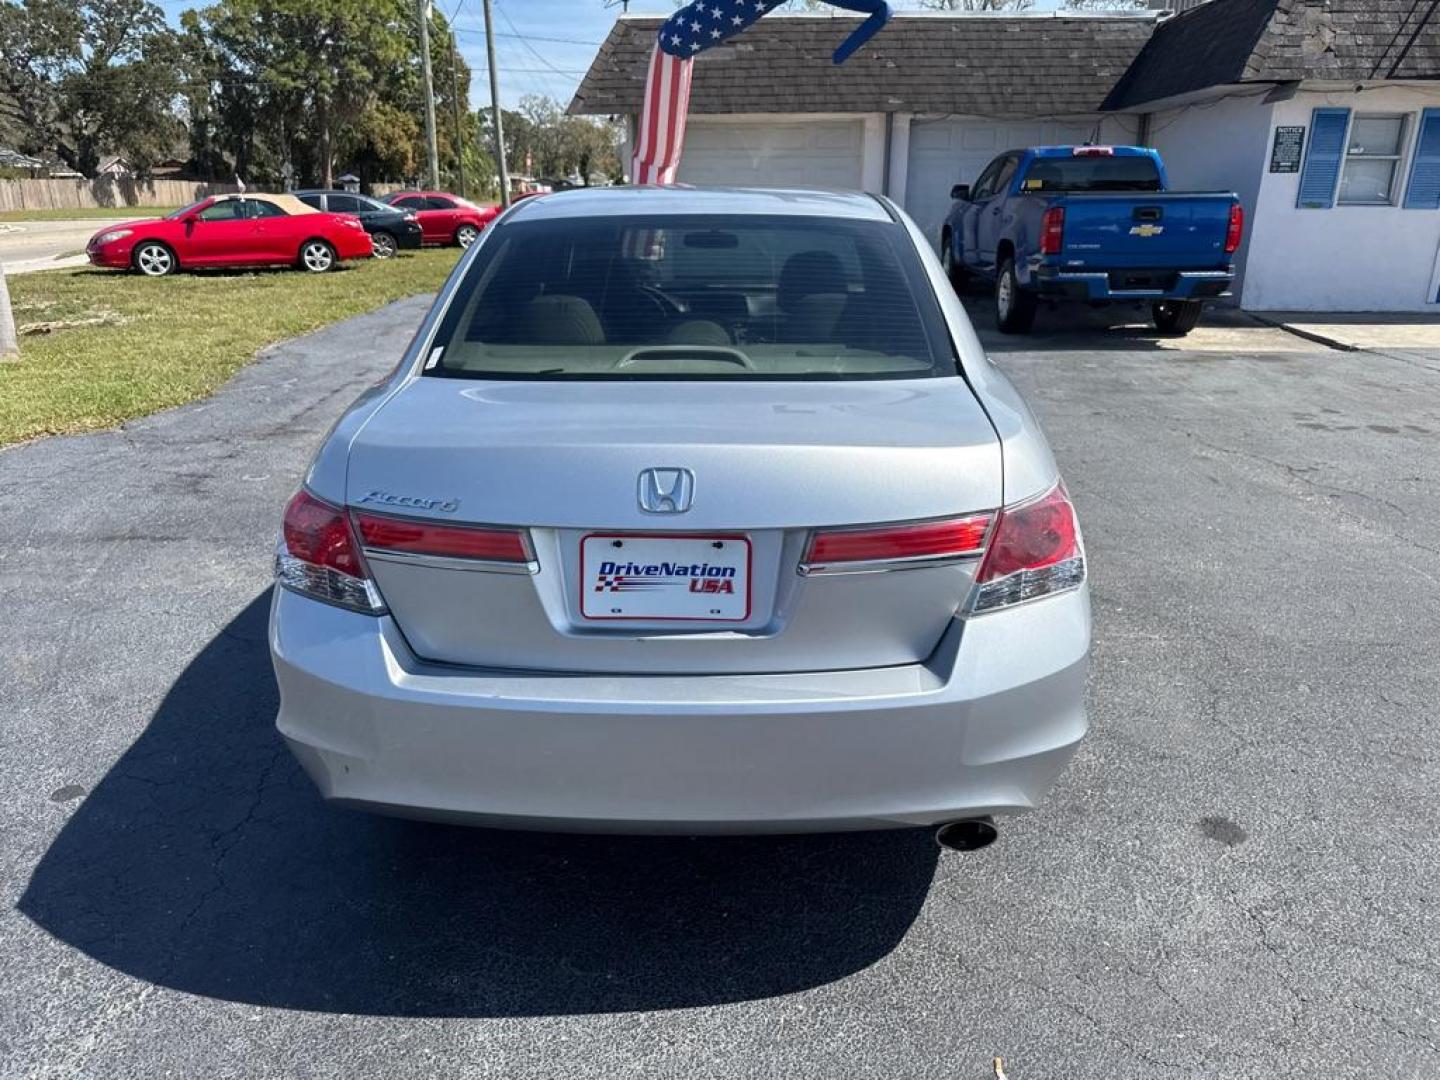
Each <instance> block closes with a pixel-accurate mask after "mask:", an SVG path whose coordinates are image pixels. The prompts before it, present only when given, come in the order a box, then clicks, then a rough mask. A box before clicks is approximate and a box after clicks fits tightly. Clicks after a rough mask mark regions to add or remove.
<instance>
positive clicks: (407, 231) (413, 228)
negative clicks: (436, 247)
mask: <svg viewBox="0 0 1440 1080" xmlns="http://www.w3.org/2000/svg"><path fill="white" fill-rule="evenodd" d="M365 231H366V232H367V233H369V234H370V235H371V236H373V235H374V234H375V233H377V232H384V233H389V234H390V235H391V236H393V237H394V238H395V246H396V247H397V248H399V249H400V250H402V251H414V250H417V249H419V247H420V246H421V239H422V238H421V235H420V226H419V225H390V224H388V223H387V224H384V225H372V224H367V225H366V226H365Z"/></svg>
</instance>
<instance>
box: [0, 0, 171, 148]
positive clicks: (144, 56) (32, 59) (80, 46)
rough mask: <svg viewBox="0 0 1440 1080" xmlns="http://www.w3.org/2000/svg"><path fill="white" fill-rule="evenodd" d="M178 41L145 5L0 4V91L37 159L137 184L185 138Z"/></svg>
mask: <svg viewBox="0 0 1440 1080" xmlns="http://www.w3.org/2000/svg"><path fill="white" fill-rule="evenodd" d="M175 45H176V42H175V35H174V34H173V32H172V31H170V30H169V29H168V28H167V27H166V25H165V16H164V13H163V12H162V11H161V10H160V8H159V7H158V6H157V5H156V4H153V3H151V2H150V0H0V90H3V91H4V92H5V94H6V95H8V96H9V98H10V99H11V100H12V102H13V108H14V114H15V118H16V121H17V122H18V124H19V125H20V126H21V127H22V128H23V129H24V131H25V134H26V141H27V143H28V145H29V146H30V147H31V148H33V149H43V150H47V151H53V152H54V153H56V154H57V155H59V157H60V158H61V160H63V161H64V162H65V163H66V164H67V165H69V166H70V167H71V168H72V169H75V170H76V171H78V172H81V173H83V174H85V175H86V176H94V175H95V173H96V170H97V169H98V167H99V165H100V157H101V154H102V153H104V152H107V151H108V152H112V153H118V154H120V155H122V156H123V157H124V158H125V160H126V162H127V163H128V164H129V165H130V167H131V169H133V170H134V171H136V172H139V173H141V174H142V175H143V174H144V173H145V172H146V171H147V170H148V169H149V167H150V166H151V165H152V164H153V163H154V162H155V161H157V160H160V159H161V158H163V157H165V156H167V155H168V154H169V153H170V152H171V150H172V148H173V146H174V144H175V143H176V142H177V141H179V140H180V139H182V138H183V132H182V129H181V126H180V123H179V119H178V117H177V116H176V115H175V111H174V108H173V105H174V102H175V99H176V95H177V92H178V89H179V77H178V76H179V70H178V66H177V62H176V61H177V58H178V57H177V52H176V48H175Z"/></svg>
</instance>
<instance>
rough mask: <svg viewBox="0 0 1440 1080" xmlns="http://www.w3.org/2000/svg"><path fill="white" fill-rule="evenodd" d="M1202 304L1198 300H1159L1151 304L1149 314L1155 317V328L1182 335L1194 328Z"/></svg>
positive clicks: (1164, 332) (1163, 332)
mask: <svg viewBox="0 0 1440 1080" xmlns="http://www.w3.org/2000/svg"><path fill="white" fill-rule="evenodd" d="M1204 306H1205V305H1204V304H1202V303H1201V302H1200V301H1199V300H1161V301H1160V302H1159V303H1156V304H1152V305H1151V307H1150V314H1151V315H1152V316H1153V317H1154V319H1155V329H1157V330H1159V331H1160V332H1161V333H1162V334H1174V335H1175V336H1176V337H1182V336H1184V335H1185V334H1188V333H1189V332H1190V331H1191V330H1194V329H1195V326H1196V324H1197V323H1198V322H1199V321H1200V312H1201V311H1202V310H1203V308H1204Z"/></svg>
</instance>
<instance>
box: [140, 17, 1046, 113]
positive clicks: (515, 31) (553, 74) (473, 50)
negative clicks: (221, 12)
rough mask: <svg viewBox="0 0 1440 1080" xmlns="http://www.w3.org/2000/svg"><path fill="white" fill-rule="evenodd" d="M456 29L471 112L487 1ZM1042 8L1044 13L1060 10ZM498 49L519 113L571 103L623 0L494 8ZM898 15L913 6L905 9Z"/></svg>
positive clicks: (483, 85) (478, 103)
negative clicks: (523, 106) (542, 100)
mask: <svg viewBox="0 0 1440 1080" xmlns="http://www.w3.org/2000/svg"><path fill="white" fill-rule="evenodd" d="M158 2H159V3H160V6H161V7H162V8H164V10H165V14H166V16H167V17H168V18H169V19H170V21H171V22H176V21H177V20H178V19H179V17H180V13H181V12H182V11H184V10H185V9H187V8H202V7H205V6H206V4H207V2H208V0H158ZM432 3H433V4H434V5H435V6H436V7H437V8H439V9H440V10H441V11H442V12H444V14H445V15H446V17H447V18H450V20H451V22H452V24H453V25H454V26H455V31H456V37H457V38H458V40H459V42H460V51H461V53H462V54H463V55H464V57H465V62H466V63H468V64H469V65H470V71H471V82H470V104H471V107H472V108H481V107H483V106H486V105H489V103H490V85H489V68H488V67H487V65H486V61H485V18H484V15H483V14H482V13H481V7H480V0H432ZM1057 4H1058V0H1040V2H1039V3H1037V4H1036V8H1037V9H1039V8H1050V7H1055V6H1057ZM492 6H493V8H494V14H495V49H496V53H497V56H498V63H499V68H500V100H501V102H502V103H503V104H504V105H505V107H506V108H507V109H513V108H514V107H515V105H516V104H517V103H518V102H519V100H520V99H521V98H522V97H524V96H525V95H526V94H543V95H546V96H548V97H552V98H554V99H555V100H556V101H558V102H560V105H561V107H562V108H563V107H564V106H566V105H568V104H569V103H570V98H571V96H572V95H573V94H574V93H575V88H576V87H577V86H579V85H580V79H581V78H582V77H583V76H584V74H585V70H586V69H587V68H588V67H589V66H590V61H591V60H593V59H594V58H595V51H596V50H597V49H598V48H599V47H600V43H601V42H602V41H604V40H605V35H606V34H608V33H609V32H610V27H611V26H613V25H614V23H615V19H616V18H617V17H618V16H619V14H620V3H619V0H611V2H607V0H492ZM894 6H895V7H897V8H899V7H903V6H906V5H904V4H903V3H899V4H894ZM675 7H676V5H675V3H674V0H630V13H631V14H632V15H669V14H670V13H671V12H673V11H674V10H675Z"/></svg>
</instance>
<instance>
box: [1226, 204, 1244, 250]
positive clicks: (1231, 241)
mask: <svg viewBox="0 0 1440 1080" xmlns="http://www.w3.org/2000/svg"><path fill="white" fill-rule="evenodd" d="M1244 231H1245V210H1244V209H1243V208H1242V207H1241V205H1240V204H1239V203H1236V204H1235V205H1234V206H1232V207H1230V224H1229V226H1228V227H1227V228H1226V230H1225V254H1226V255H1234V254H1235V252H1236V250H1238V249H1239V247H1240V234H1241V233H1242V232H1244Z"/></svg>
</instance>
